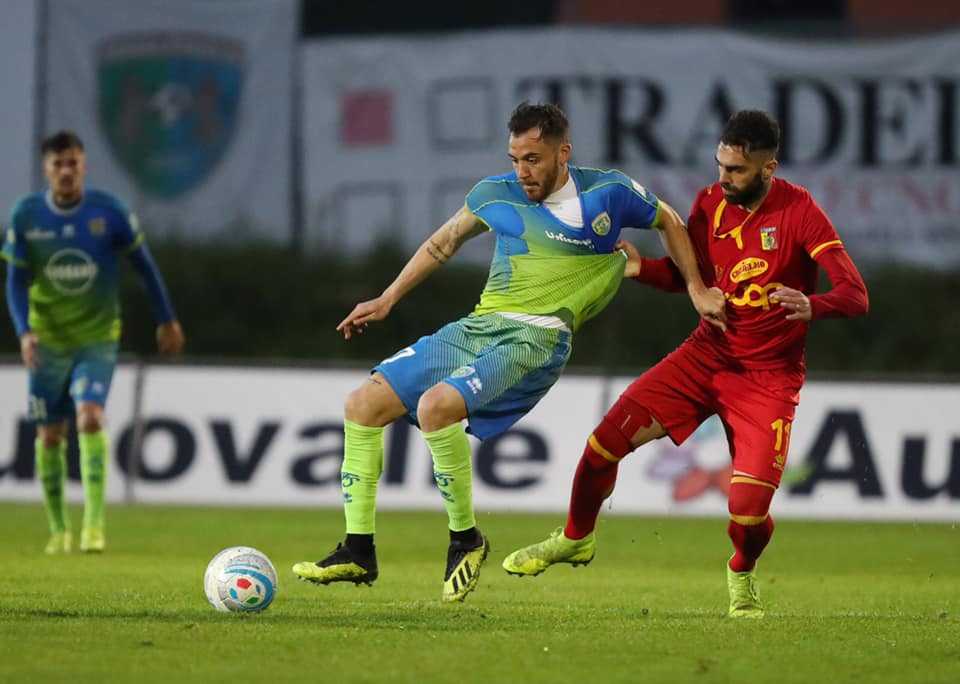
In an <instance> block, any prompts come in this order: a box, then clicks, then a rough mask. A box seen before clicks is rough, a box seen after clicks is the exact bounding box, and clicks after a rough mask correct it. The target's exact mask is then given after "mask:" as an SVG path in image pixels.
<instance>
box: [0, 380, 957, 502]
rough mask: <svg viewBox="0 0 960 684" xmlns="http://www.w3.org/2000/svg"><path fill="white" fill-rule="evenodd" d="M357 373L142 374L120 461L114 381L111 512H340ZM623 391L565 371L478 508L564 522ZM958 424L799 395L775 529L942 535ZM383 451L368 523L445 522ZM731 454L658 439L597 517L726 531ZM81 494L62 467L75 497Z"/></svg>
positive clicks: (846, 399) (20, 405)
mask: <svg viewBox="0 0 960 684" xmlns="http://www.w3.org/2000/svg"><path fill="white" fill-rule="evenodd" d="M365 376H366V374H365V373H364V372H362V371H323V370H316V369H302V368H296V369H294V368H287V369H255V368H208V367H202V366H196V367H192V366H190V367H187V366H183V367H168V366H162V367H150V368H148V369H147V370H146V374H145V376H144V382H143V396H142V410H143V414H142V421H143V422H142V426H141V428H142V432H141V434H142V454H141V458H140V459H139V461H137V460H136V459H132V458H131V454H132V453H133V451H134V444H135V434H136V430H135V424H134V421H133V420H132V417H133V413H132V405H133V399H134V393H135V392H134V390H135V383H134V380H135V369H133V368H132V367H126V366H123V367H121V368H120V369H119V370H118V373H117V376H116V378H115V381H114V388H113V392H112V396H111V399H110V404H109V405H108V417H109V429H110V434H111V440H112V450H113V458H112V463H111V474H110V478H111V479H110V488H109V497H110V499H111V500H120V499H123V498H124V497H125V496H130V495H132V500H134V501H138V502H147V503H183V504H203V505H206V504H224V505H226V504H229V505H237V506H247V505H271V506H278V505H279V506H287V505H293V506H323V507H338V506H339V505H340V497H341V494H340V463H341V459H342V454H343V419H342V415H343V400H344V398H345V396H346V395H347V393H348V392H349V391H350V390H352V389H353V388H355V387H356V386H358V385H359V384H360V383H362V382H363V380H364V378H365ZM0 382H2V385H3V387H4V388H9V390H8V391H5V392H4V393H3V395H2V398H0V500H38V499H39V496H40V487H39V485H38V483H37V482H36V481H35V479H34V472H33V451H32V446H33V442H32V437H31V432H30V426H29V424H28V423H27V422H26V420H25V418H24V414H25V406H26V383H25V373H23V371H22V369H19V368H16V367H12V366H4V367H0ZM628 382H629V379H628V378H615V379H608V378H603V377H599V376H591V375H576V374H568V375H566V376H564V377H563V378H561V380H560V381H559V382H558V383H557V385H556V386H555V387H554V388H553V389H552V390H551V391H550V392H549V393H548V394H547V396H546V397H545V398H544V399H543V400H542V401H541V402H540V404H539V405H537V407H536V408H535V409H534V410H533V411H532V412H531V413H530V414H529V415H528V416H526V417H525V418H524V419H523V420H521V421H520V422H519V423H518V424H517V425H516V426H515V427H514V428H513V429H511V430H510V431H509V432H507V433H505V434H504V435H502V436H500V437H498V438H495V439H490V440H487V441H485V442H483V443H480V442H478V441H476V440H472V442H473V445H474V497H475V503H476V508H477V511H478V512H480V513H481V514H482V513H486V512H496V511H552V512H556V513H557V514H558V516H562V515H563V512H564V511H565V510H566V506H567V501H568V498H569V491H570V483H571V479H572V477H573V473H574V470H575V468H576V464H577V461H578V459H579V457H580V453H581V451H582V450H583V445H584V443H585V441H586V439H587V437H588V436H589V435H590V432H591V431H592V430H593V428H594V427H595V426H596V424H597V422H598V421H599V419H600V417H601V416H602V415H603V413H604V412H605V410H606V408H607V405H608V404H609V403H610V402H611V401H612V400H613V399H615V398H616V396H617V395H618V393H619V392H620V390H621V389H622V388H623V387H625V386H626V384H627V383H628ZM18 388H19V389H21V390H22V392H21V391H18ZM919 406H923V407H924V410H922V411H920V410H917V407H919ZM958 412H960V387H958V386H956V385H946V384H921V383H918V384H907V383H902V384H900V383H897V384H894V383H852V382H842V383H841V382H836V383H834V382H811V383H809V384H808V385H807V386H806V387H805V388H804V390H803V393H802V395H801V403H800V408H799V410H798V412H797V416H796V419H795V421H794V424H793V426H792V430H791V429H790V427H789V426H779V429H781V430H784V433H783V437H784V439H785V440H787V441H788V442H789V448H788V459H787V462H786V467H785V473H784V479H783V483H782V485H781V487H780V491H779V492H778V493H777V496H776V498H775V499H774V508H773V510H774V512H775V514H777V515H782V516H786V517H798V518H837V519H890V520H956V519H957V518H958V517H960V430H958V429H957V426H956V422H955V420H954V418H955V416H956V415H958ZM771 429H773V430H776V429H778V427H777V426H775V425H772V426H771ZM785 443H786V442H785ZM385 444H386V451H385V460H384V470H383V475H382V478H381V481H380V495H379V508H381V509H398V508H415V509H424V508H426V509H431V508H437V509H438V510H439V509H441V508H442V502H441V500H440V496H439V493H438V492H437V490H436V488H435V486H434V484H433V481H432V472H433V467H432V464H431V459H430V455H429V452H428V451H427V449H426V447H425V445H424V442H423V440H422V438H421V437H420V434H419V432H418V431H417V430H416V429H415V428H413V427H411V426H410V425H408V424H407V423H405V422H403V421H398V422H397V423H395V424H394V425H393V426H391V427H390V428H388V430H387V432H386V438H385ZM728 454H729V450H728V448H727V445H726V439H725V436H724V432H723V429H722V427H721V425H720V423H719V421H718V420H717V419H716V418H712V419H710V420H708V421H707V422H705V423H704V424H703V425H702V426H701V428H700V429H699V430H698V431H697V432H696V433H695V434H694V435H693V436H692V437H691V438H690V439H689V440H688V441H687V442H686V443H684V444H683V445H681V446H679V447H678V446H675V445H673V444H672V443H671V442H670V440H669V439H662V440H658V441H656V442H654V443H652V444H648V445H646V446H644V447H642V448H641V449H639V450H637V451H636V452H634V453H633V454H631V455H629V456H628V457H627V458H626V459H624V461H623V462H622V463H621V468H620V474H619V479H618V484H617V488H616V490H615V492H614V494H613V496H612V498H611V499H610V501H609V502H608V504H606V505H605V506H604V511H605V513H604V514H605V515H607V514H614V515H616V514H626V513H632V514H649V515H698V516H726V491H727V487H728V483H729V479H730V458H729V455H728ZM131 463H138V465H136V466H131ZM131 479H132V481H128V480H131ZM78 482H79V481H78V473H77V471H76V467H75V456H74V463H73V468H72V472H71V485H70V487H71V496H72V498H73V499H74V500H77V499H78V497H79V492H80V490H79V484H78Z"/></svg>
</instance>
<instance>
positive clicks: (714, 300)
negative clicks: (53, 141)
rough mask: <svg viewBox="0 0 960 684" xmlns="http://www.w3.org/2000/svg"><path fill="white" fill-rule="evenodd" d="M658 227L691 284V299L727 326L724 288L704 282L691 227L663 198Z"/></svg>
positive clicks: (715, 322) (707, 315)
mask: <svg viewBox="0 0 960 684" xmlns="http://www.w3.org/2000/svg"><path fill="white" fill-rule="evenodd" d="M656 227H657V228H659V229H660V231H661V233H660V234H661V238H662V240H663V244H664V247H666V249H667V254H669V255H670V258H671V259H672V260H673V263H674V264H676V266H677V269H678V270H679V271H680V274H681V275H682V276H683V280H684V282H686V284H687V292H688V293H689V295H690V301H692V302H693V307H694V308H695V309H696V310H697V313H698V314H700V317H701V318H703V319H704V320H705V321H707V322H708V323H710V324H711V325H715V326H717V327H718V328H720V329H721V330H726V329H727V324H726V321H727V314H726V311H725V308H726V299H725V298H724V296H723V292H722V291H721V290H720V288H717V287H710V288H708V287H707V286H706V285H705V284H704V282H703V278H702V277H701V276H700V267H699V265H698V263H697V256H696V253H695V252H694V250H693V243H692V242H691V241H690V236H689V235H688V234H687V227H686V226H685V225H684V223H683V219H681V218H680V215H679V214H678V213H677V212H676V210H675V209H674V208H673V207H671V206H670V205H669V204H667V203H666V202H664V201H663V200H661V201H660V212H659V214H658V220H657V225H656Z"/></svg>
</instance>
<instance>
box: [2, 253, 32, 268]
mask: <svg viewBox="0 0 960 684" xmlns="http://www.w3.org/2000/svg"><path fill="white" fill-rule="evenodd" d="M0 259H3V260H4V261H7V262H9V263H11V264H13V265H14V266H18V267H20V268H27V262H26V261H24V260H23V259H18V258H17V257H15V256H12V255H10V254H7V253H6V252H0Z"/></svg>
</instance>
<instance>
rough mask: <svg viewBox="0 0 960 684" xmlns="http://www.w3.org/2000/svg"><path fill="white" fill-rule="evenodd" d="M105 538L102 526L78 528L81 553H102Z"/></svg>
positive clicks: (105, 544)
mask: <svg viewBox="0 0 960 684" xmlns="http://www.w3.org/2000/svg"><path fill="white" fill-rule="evenodd" d="M106 547H107V538H106V535H104V533H103V528H102V527H84V528H83V529H82V530H80V550H81V551H82V552H83V553H103V550H104V549H105V548H106Z"/></svg>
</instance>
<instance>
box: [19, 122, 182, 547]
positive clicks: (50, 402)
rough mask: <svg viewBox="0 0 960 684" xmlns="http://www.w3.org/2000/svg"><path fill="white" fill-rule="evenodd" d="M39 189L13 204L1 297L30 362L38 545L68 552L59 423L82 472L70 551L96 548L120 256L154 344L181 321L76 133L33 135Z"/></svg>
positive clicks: (173, 343)
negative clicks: (152, 323)
mask: <svg viewBox="0 0 960 684" xmlns="http://www.w3.org/2000/svg"><path fill="white" fill-rule="evenodd" d="M41 154H42V156H43V171H44V175H45V176H46V178H47V182H48V183H49V188H48V189H47V190H46V191H45V192H38V193H35V194H32V195H27V196H26V197H24V198H22V199H21V200H20V201H18V202H17V203H16V205H14V208H13V212H12V215H11V219H10V225H9V227H8V228H7V230H6V237H5V241H4V245H3V251H2V257H3V258H4V259H5V260H6V261H8V262H9V264H8V267H7V282H6V296H7V305H8V307H9V309H10V317H11V318H12V319H13V326H14V328H15V330H16V333H17V336H18V337H19V338H20V354H21V356H22V358H23V363H24V365H25V366H26V367H27V369H28V372H29V392H30V397H29V415H30V418H31V419H32V420H33V421H34V422H35V423H36V425H37V439H36V442H35V449H36V470H37V475H38V477H39V479H40V481H41V483H42V484H43V496H44V505H45V506H46V511H47V520H48V523H49V526H50V539H49V541H48V543H47V546H46V552H47V553H49V554H55V553H63V552H68V551H70V549H71V547H72V536H71V532H70V521H69V518H68V515H67V508H66V496H65V493H64V483H65V481H66V474H67V468H66V452H67V444H66V436H67V427H68V423H67V421H68V420H70V419H72V418H73V417H75V418H76V424H77V433H78V435H79V442H80V473H81V479H82V480H83V498H84V509H83V527H82V529H81V532H80V550H81V551H85V552H100V551H103V550H104V547H105V544H106V539H105V536H104V518H105V511H104V493H105V488H106V475H107V461H108V460H109V449H108V445H107V434H106V431H105V430H104V415H103V408H104V405H105V404H106V401H107V394H108V392H109V391H110V381H111V379H112V377H113V369H114V365H115V364H116V359H117V344H118V341H119V339H120V306H119V301H118V296H117V295H118V289H119V285H120V268H119V267H120V260H119V257H120V256H121V255H126V256H127V258H128V259H129V260H130V262H131V263H132V264H133V266H134V268H135V269H136V270H137V272H138V273H139V274H140V276H141V278H142V279H143V282H144V284H145V285H146V288H147V291H148V293H149V295H150V301H151V304H152V306H153V312H154V316H155V318H156V320H157V323H158V327H157V343H158V346H159V348H160V351H161V352H163V353H171V354H175V353H178V352H180V351H181V349H182V348H183V343H184V336H183V331H182V330H181V328H180V323H179V322H178V321H177V317H176V314H175V313H174V311H173V307H172V306H171V304H170V298H169V297H168V296H167V292H166V288H165V287H164V284H163V280H162V279H161V277H160V273H159V272H158V270H157V267H156V265H155V264H154V261H153V258H152V257H151V256H150V251H149V250H148V249H147V245H146V243H145V242H144V240H143V234H142V233H141V232H140V231H139V230H138V227H137V220H136V217H135V216H134V215H133V214H132V213H130V210H129V209H127V208H126V207H125V206H124V205H123V204H122V203H121V202H120V201H119V200H117V199H116V198H115V197H113V196H112V195H109V194H107V193H105V192H100V191H98V190H91V189H85V188H84V183H83V181H84V175H85V173H86V157H85V154H84V150H83V143H82V142H81V141H80V138H78V137H77V136H76V135H75V134H74V133H72V132H71V131H60V132H59V133H55V134H54V135H52V136H50V137H49V138H47V139H45V140H44V141H43V143H42V145H41Z"/></svg>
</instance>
